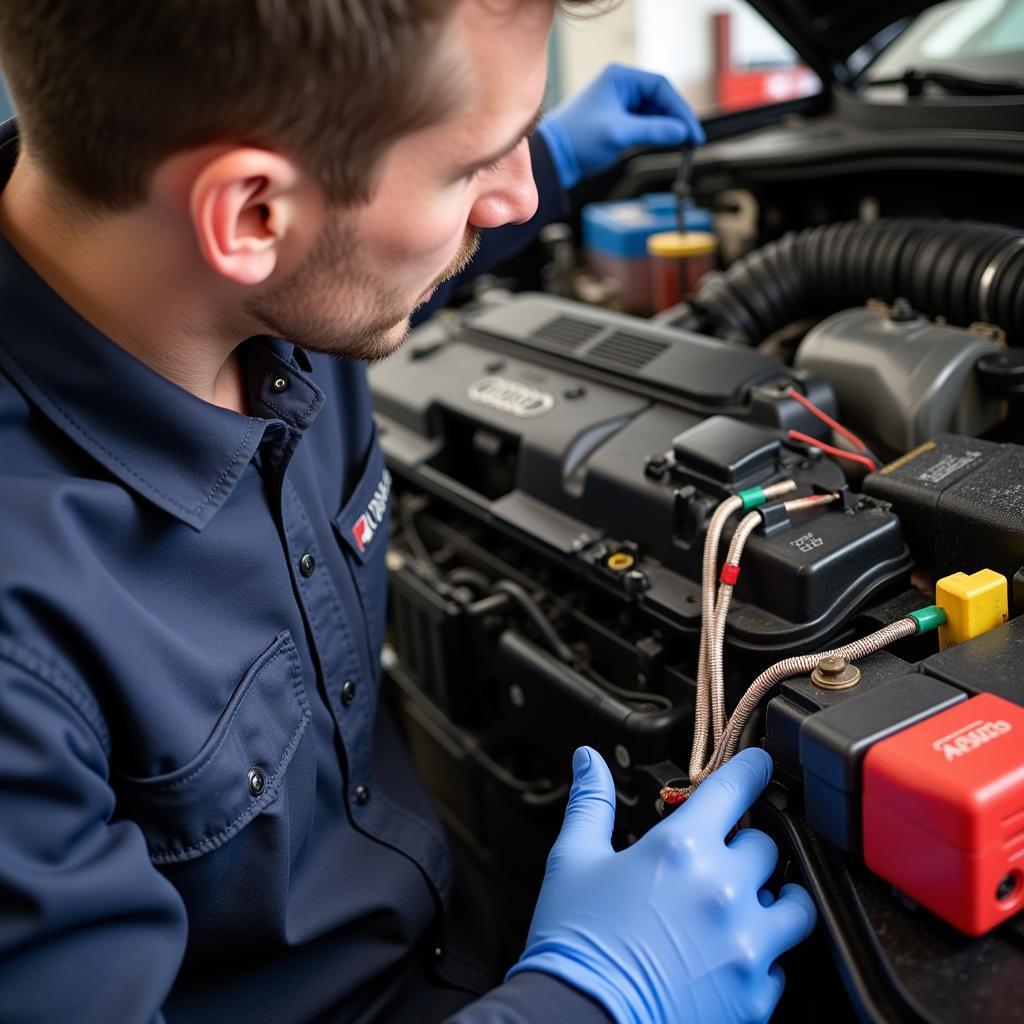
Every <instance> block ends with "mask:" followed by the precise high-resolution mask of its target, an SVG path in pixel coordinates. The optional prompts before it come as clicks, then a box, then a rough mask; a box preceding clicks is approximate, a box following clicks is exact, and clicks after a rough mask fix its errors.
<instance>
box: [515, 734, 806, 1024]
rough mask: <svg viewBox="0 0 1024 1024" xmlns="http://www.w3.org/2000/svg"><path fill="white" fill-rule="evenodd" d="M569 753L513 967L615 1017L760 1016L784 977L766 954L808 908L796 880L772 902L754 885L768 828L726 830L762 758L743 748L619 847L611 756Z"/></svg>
mask: <svg viewBox="0 0 1024 1024" xmlns="http://www.w3.org/2000/svg"><path fill="white" fill-rule="evenodd" d="M572 763H573V772H574V774H575V781H574V782H573V786H572V790H571V792H570V793H569V806H568V807H567V808H566V811H565V822H564V824H563V825H562V831H561V833H560V835H559V837H558V839H557V841H556V842H555V845H554V846H553V847H552V849H551V855H550V857H549V858H548V866H547V873H546V874H545V876H544V885H543V886H542V888H541V891H540V897H539V898H538V900H537V907H536V910H535V911H534V914H533V921H532V923H531V924H530V934H529V937H528V938H527V942H526V950H525V951H524V952H523V955H522V956H521V957H520V959H519V962H518V963H517V964H516V965H515V966H514V967H513V968H512V970H511V971H509V976H511V975H513V974H517V973H519V972H520V971H543V972H545V973H547V974H553V975H555V976H556V977H558V978H561V979H562V980H563V981H565V982H568V983H569V984H570V985H572V986H574V987H575V988H577V989H579V990H580V991H582V992H585V993H586V994H587V995H589V996H591V998H593V999H596V1000H597V1001H598V1002H599V1003H601V1004H602V1005H603V1006H604V1007H605V1009H606V1010H607V1011H608V1012H609V1013H610V1014H611V1015H612V1016H613V1017H614V1018H615V1020H616V1021H618V1022H619V1024H731V1022H737V1021H766V1020H768V1018H769V1017H770V1016H771V1014H772V1011H773V1010H774V1008H775V1004H776V1003H777V1002H778V999H779V996H780V995H781V994H782V986H783V983H784V978H783V974H782V969H781V968H780V967H779V966H778V964H776V963H774V961H775V958H776V957H778V956H779V955H780V954H781V953H783V952H785V950H787V949H789V948H790V947H791V946H795V945H796V944H797V943H798V942H800V941H802V940H803V939H805V938H806V937H807V936H808V935H809V934H810V932H811V930H812V929H813V927H814V921H815V916H816V914H815V909H814V904H813V903H812V902H811V898H810V896H808V895H807V893H806V892H805V890H804V889H803V888H802V887H801V886H799V885H792V884H791V885H785V886H783V887H782V891H781V893H780V895H779V898H778V899H777V900H775V901H774V902H773V901H772V899H771V896H770V894H769V893H768V892H767V891H766V890H764V889H762V886H763V885H764V884H765V882H766V881H767V880H768V878H769V877H770V876H771V874H772V872H773V870H774V869H775V863H776V860H777V859H778V851H777V850H776V847H775V844H774V843H773V842H772V840H771V839H769V838H768V836H766V835H765V834H764V833H763V832H759V831H757V830H756V829H744V830H743V831H741V832H738V833H737V834H736V836H735V838H733V839H732V841H731V842H729V843H726V841H725V837H726V836H727V835H728V834H729V831H730V830H731V829H732V827H733V826H734V825H735V823H736V821H737V820H738V819H739V818H740V816H741V815H742V814H743V813H744V812H745V811H746V810H747V808H748V807H749V806H750V804H751V803H753V801H754V800H755V799H756V798H757V796H758V794H759V793H760V792H761V790H762V789H764V787H765V785H766V784H767V783H768V779H769V777H770V776H771V770H772V762H771V758H770V757H769V756H768V755H767V754H766V753H765V752H764V751H763V750H744V751H741V752H740V753H739V754H737V755H736V756H735V757H734V758H733V759H732V760H731V761H730V762H729V763H728V764H726V765H724V766H723V767H722V768H720V769H719V770H718V771H717V772H715V773H714V774H713V775H710V776H709V777H708V778H707V780H706V781H705V782H704V783H703V784H702V785H701V786H700V788H699V789H698V790H697V791H696V792H695V793H694V794H693V795H692V796H691V797H690V798H689V800H687V801H686V803H684V804H683V805H682V807H680V808H679V809H678V810H676V811H674V812H673V813H672V814H670V815H669V816H668V817H667V818H666V819H665V820H663V821H660V822H658V824H657V825H655V826H654V828H652V829H651V830H650V831H649V832H648V833H647V834H646V835H645V836H643V838H641V839H640V841H639V842H637V843H635V844H634V845H633V846H631V847H629V848H628V849H626V850H623V851H621V852H619V853H616V852H614V851H613V850H612V848H611V843H610V837H611V832H612V822H613V820H614V817H615V786H614V784H613V782H612V777H611V774H610V773H609V771H608V766H607V765H606V764H605V763H604V761H603V760H602V758H601V756H600V754H598V753H597V752H596V751H594V750H591V749H590V748H589V747H580V748H579V749H578V750H577V751H576V753H575V755H574V756H573V762H572Z"/></svg>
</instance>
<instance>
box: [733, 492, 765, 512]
mask: <svg viewBox="0 0 1024 1024" xmlns="http://www.w3.org/2000/svg"><path fill="white" fill-rule="evenodd" d="M736 497H737V498H740V499H741V500H742V501H743V511H744V512H749V511H750V509H752V508H757V506H758V505H763V504H764V503H765V502H766V501H767V500H768V499H767V498H766V497H765V493H764V488H763V487H748V488H747V489H746V490H745V491H737V492H736Z"/></svg>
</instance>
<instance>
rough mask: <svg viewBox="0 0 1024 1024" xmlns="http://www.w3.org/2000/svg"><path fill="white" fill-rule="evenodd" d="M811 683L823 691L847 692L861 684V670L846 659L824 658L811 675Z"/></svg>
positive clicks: (830, 656) (832, 656)
mask: <svg viewBox="0 0 1024 1024" xmlns="http://www.w3.org/2000/svg"><path fill="white" fill-rule="evenodd" d="M811 682H812V683H814V685H815V686H820V687H821V688H822V689H823V690H847V689H849V688H850V687H851V686H856V685H857V684H858V683H859V682H860V669H859V668H857V666H856V665H851V664H850V663H849V662H848V661H847V660H846V659H845V658H837V657H835V656H834V655H829V656H828V657H827V658H822V659H821V661H819V662H818V664H817V666H815V669H814V671H813V672H812V673H811Z"/></svg>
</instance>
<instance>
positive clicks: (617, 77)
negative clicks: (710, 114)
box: [538, 64, 705, 189]
mask: <svg viewBox="0 0 1024 1024" xmlns="http://www.w3.org/2000/svg"><path fill="white" fill-rule="evenodd" d="M538 131H539V132H540V133H541V135H542V136H543V138H544V142H545V143H546V144H547V147H548V150H549V151H550V152H551V159H552V160H553V161H554V164H555V170H556V171H557V172H558V180H559V181H560V182H561V185H562V188H564V189H570V188H572V187H573V186H574V185H576V184H577V183H578V182H579V180H580V179H581V178H585V177H587V176H588V175H590V174H596V173H597V172H598V171H603V170H604V169H605V168H606V167H610V166H611V165H612V164H613V163H615V161H616V160H617V159H618V158H619V156H620V155H621V154H622V153H624V152H625V151H626V150H627V149H629V148H631V147H632V146H681V145H682V144H683V143H684V142H686V141H690V142H692V143H693V145H695V146H700V145H702V144H703V143H704V141H705V136H704V129H703V128H702V127H701V123H700V121H699V120H698V118H697V115H696V114H694V112H693V111H692V110H691V109H690V108H689V106H687V104H686V101H685V100H684V99H683V98H682V97H681V96H680V95H679V93H677V92H676V91H675V89H674V88H673V87H672V85H671V84H670V83H669V81H668V79H667V78H664V77H663V76H661V75H655V74H651V72H649V71H639V70H637V69H636V68H626V67H622V66H621V65H619V64H610V65H609V66H608V67H606V68H605V69H604V71H602V72H601V73H600V74H599V75H598V76H597V78H595V79H594V80H593V81H592V82H591V83H590V85H588V86H587V87H586V88H585V89H583V91H582V92H579V93H577V94H576V95H575V96H570V97H569V98H568V99H567V100H565V102H564V103H561V104H559V105H558V106H557V107H556V108H555V109H554V110H553V111H552V112H551V113H550V114H548V115H547V117H545V118H544V120H543V121H541V123H540V127H539V128H538Z"/></svg>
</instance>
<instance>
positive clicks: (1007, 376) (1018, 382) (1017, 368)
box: [977, 348, 1024, 398]
mask: <svg viewBox="0 0 1024 1024" xmlns="http://www.w3.org/2000/svg"><path fill="white" fill-rule="evenodd" d="M977 371H978V380H979V382H980V383H981V386H982V388H983V389H984V390H985V392H986V393H987V394H989V395H996V396H998V397H1000V398H1002V397H1006V396H1008V395H1024V349H1020V348H1015V349H1010V350H1009V351H1007V352H996V353H993V354H992V355H987V356H982V357H981V358H980V359H979V360H978V362H977Z"/></svg>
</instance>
